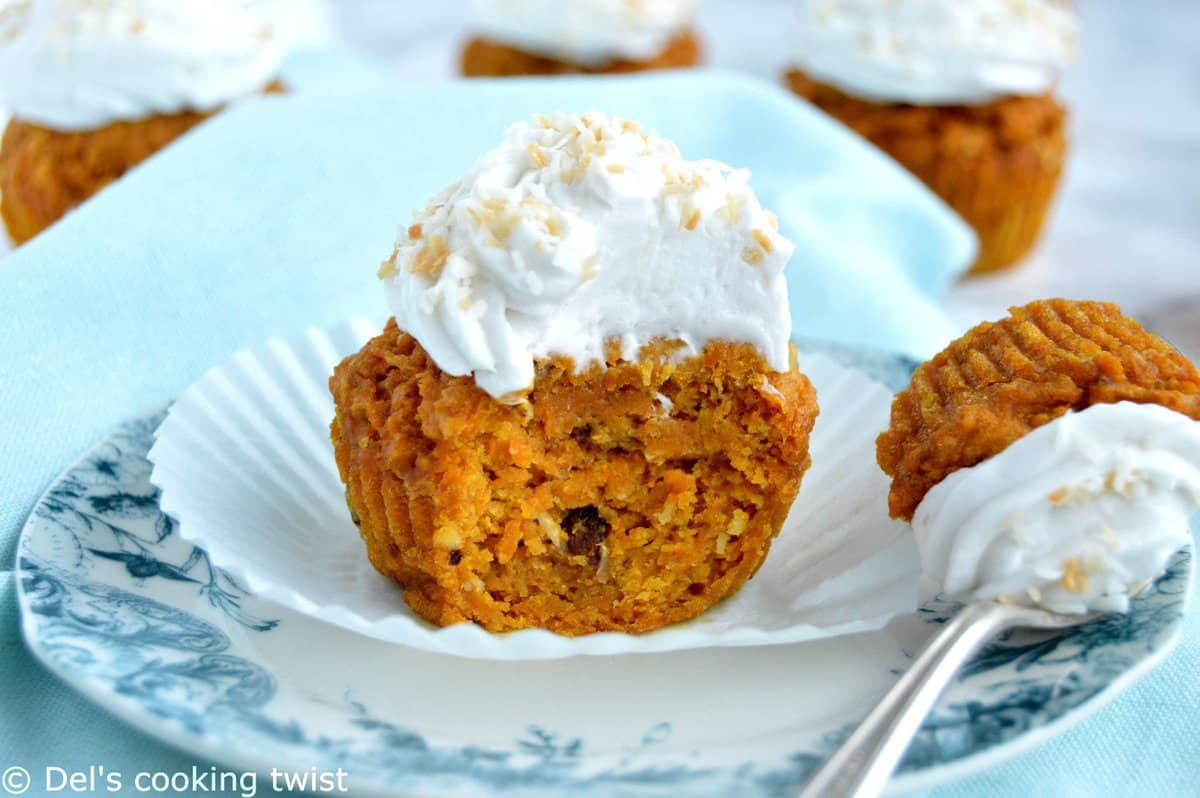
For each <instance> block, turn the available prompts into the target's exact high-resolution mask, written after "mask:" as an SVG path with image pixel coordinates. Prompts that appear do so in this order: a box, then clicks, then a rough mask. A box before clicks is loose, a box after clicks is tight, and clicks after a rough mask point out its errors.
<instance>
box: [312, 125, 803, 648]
mask: <svg viewBox="0 0 1200 798" xmlns="http://www.w3.org/2000/svg"><path fill="white" fill-rule="evenodd" d="M748 179H749V175H748V173H746V172H745V171H739V170H732V169H730V168H729V167H726V166H725V165H723V164H720V163H717V162H714V161H697V162H692V161H685V160H684V159H683V158H682V157H681V156H680V153H679V151H678V150H677V149H676V148H675V146H674V145H673V144H672V143H670V142H669V141H666V140H664V139H662V138H660V137H659V136H657V135H656V134H653V133H645V132H643V131H642V130H641V129H640V128H639V127H638V125H636V124H634V123H632V122H628V121H622V120H620V119H612V118H608V117H606V116H604V115H603V114H600V113H598V112H589V113H587V114H584V115H563V114H558V115H556V116H554V117H553V118H549V117H544V116H543V117H538V118H537V119H536V120H535V121H534V122H532V123H529V124H524V123H523V124H518V125H515V126H514V127H512V128H511V129H510V130H509V131H508V133H507V135H506V137H505V140H504V142H503V144H501V145H500V146H499V147H498V148H496V149H495V150H493V151H491V152H489V153H487V154H486V155H484V156H483V157H482V158H481V159H480V160H479V162H478V163H477V164H476V165H475V166H474V167H473V168H472V169H471V171H470V172H469V173H468V174H467V175H466V176H465V177H464V178H463V179H462V180H460V181H459V182H457V183H455V184H453V185H452V186H450V187H449V188H447V189H446V190H445V191H443V192H442V193H441V194H439V195H438V196H436V197H434V198H433V200H432V201H431V202H430V204H429V206H428V207H427V208H425V209H424V210H423V211H420V212H419V213H417V214H416V215H415V218H414V221H413V223H412V225H411V226H410V227H408V228H407V230H405V231H404V232H403V233H402V235H401V239H400V241H399V243H398V244H397V246H396V248H395V251H394V252H393V253H392V255H391V257H390V258H389V259H388V260H387V261H386V262H385V263H384V264H383V266H382V268H381V271H380V275H381V277H382V278H383V280H384V282H385V285H386V291H387V296H388V299H389V304H390V306H391V308H392V311H393V313H394V314H395V318H394V319H393V320H392V321H390V322H389V323H388V325H387V327H386V328H385V329H384V330H383V332H382V333H381V334H380V335H379V336H378V337H376V338H375V339H373V340H371V341H370V342H369V343H367V344H366V346H364V347H363V349H362V350H361V351H360V352H358V353H356V354H354V355H352V356H350V357H348V358H346V359H345V360H344V361H343V362H342V363H341V364H340V365H339V366H338V367H337V369H336V370H335V372H334V375H333V378H332V379H331V381H330V388H331V390H332V392H333V397H334V403H335V406H336V417H335V419H334V421H333V424H332V429H331V432H332V438H333V444H334V449H335V452H336V456H337V464H338V468H339V469H340V472H341V475H342V479H343V480H344V481H345V483H346V498H347V502H348V504H349V507H350V512H351V515H352V517H353V519H354V520H355V523H357V524H358V526H359V528H360V530H361V533H362V537H363V541H364V542H365V544H366V548H367V555H368V556H369V557H370V559H371V562H372V563H373V564H374V566H375V567H376V568H377V569H378V570H379V571H380V572H381V573H383V574H385V575H387V576H389V577H391V578H392V579H394V580H395V581H396V582H398V583H399V584H400V585H401V586H402V587H403V588H404V597H405V600H406V601H407V602H408V604H409V605H410V606H411V607H412V609H413V610H414V611H415V612H417V613H418V614H419V615H421V616H422V617H424V618H427V619H428V620H430V621H432V622H434V623H437V624H442V625H446V624H453V623H458V622H462V621H472V622H475V623H478V624H480V625H482V626H483V627H485V628H487V629H489V630H492V631H497V632H502V631H507V630H512V629H520V628H523V627H542V628H546V629H551V630H554V631H556V632H559V633H562V634H568V635H578V634H584V633H588V632H595V631H600V630H620V631H626V632H645V631H648V630H651V629H655V628H657V627H660V626H663V625H665V624H669V623H673V622H676V621H682V620H685V619H687V618H692V617H694V616H696V615H698V614H700V613H701V612H703V611H704V610H705V609H707V608H708V607H710V606H712V605H713V604H714V603H716V602H717V601H719V600H721V599H723V598H725V597H726V596H729V595H731V594H733V593H734V592H736V591H737V590H738V589H739V588H740V587H741V586H742V585H743V584H744V583H745V582H746V580H747V579H749V578H750V577H751V576H752V575H753V574H754V572H755V571H756V570H757V569H758V567H759V566H760V565H761V564H762V562H763V559H764V558H765V557H766V555H767V550H768V549H769V547H770V543H771V540H772V538H773V537H774V536H775V535H776V534H777V533H778V532H779V530H780V527H781V525H782V524H783V521H784V518H785V517H786V515H787V514H788V510H789V508H790V506H791V504H792V500H793V498H794V497H795V495H796V492H797V490H798V488H799V485H800V479H801V477H802V476H803V474H804V472H805V470H806V469H807V468H808V465H809V456H808V439H809V433H810V432H811V430H812V427H813V424H814V422H815V420H816V415H817V402H816V396H815V393H814V391H813V388H812V386H811V384H810V383H809V381H808V379H807V378H805V376H804V375H803V374H802V373H801V372H800V371H799V370H798V368H797V364H796V355H795V351H794V350H793V349H792V347H791V346H790V344H789V343H788V338H789V333H790V330H791V318H790V313H789V310H788V304H787V287H786V283H785V280H784V277H783V267H784V265H785V264H786V262H787V261H788V259H789V257H790V255H791V252H792V245H791V244H790V243H789V242H788V241H787V240H786V239H784V238H783V237H782V236H781V235H780V234H779V233H778V232H777V230H776V223H775V219H774V217H773V216H772V215H771V214H770V213H769V212H767V211H765V210H763V208H762V207H761V206H760V205H759V202H758V200H757V199H756V198H755V195H754V193H753V192H752V191H751V189H750V187H749V185H748Z"/></svg>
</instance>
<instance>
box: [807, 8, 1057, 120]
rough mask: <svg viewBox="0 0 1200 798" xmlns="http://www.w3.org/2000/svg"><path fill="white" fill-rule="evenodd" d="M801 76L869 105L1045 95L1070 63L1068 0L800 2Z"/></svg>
mask: <svg viewBox="0 0 1200 798" xmlns="http://www.w3.org/2000/svg"><path fill="white" fill-rule="evenodd" d="M800 16H801V20H800V31H799V41H798V42H797V47H796V58H797V61H798V63H799V66H800V67H801V68H802V69H803V70H804V71H805V72H806V73H808V74H809V75H810V76H811V77H813V78H815V79H817V80H819V81H821V82H823V83H828V84H831V85H833V86H836V87H837V88H839V89H841V90H842V91H845V92H846V93H848V94H851V95H854V96H856V97H860V98H862V99H867V100H874V101H878V102H903V103H915V104H920V105H957V104H978V103H984V102H987V101H989V100H992V99H995V98H997V97H1002V96H1006V95H1033V94H1041V93H1043V92H1047V91H1050V90H1052V89H1053V88H1054V87H1055V85H1056V84H1057V83H1058V81H1059V78H1060V77H1061V76H1062V73H1063V72H1064V71H1065V70H1066V68H1067V67H1068V66H1069V65H1070V64H1071V63H1072V62H1074V60H1075V57H1076V41H1077V38H1078V27H1079V25H1078V20H1077V18H1076V14H1075V12H1074V10H1073V8H1072V5H1071V3H1070V2H1069V0H970V1H969V2H967V0H802V2H801V4H800Z"/></svg>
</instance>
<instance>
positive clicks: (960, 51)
mask: <svg viewBox="0 0 1200 798" xmlns="http://www.w3.org/2000/svg"><path fill="white" fill-rule="evenodd" d="M800 7H801V9H802V20H801V25H802V28H801V31H800V41H799V46H798V48H797V56H796V59H797V68H796V69H795V70H793V71H792V72H790V73H789V74H788V82H789V83H790V85H791V87H792V89H793V90H794V91H795V92H796V93H797V94H798V95H800V96H801V97H804V98H805V99H807V100H809V101H811V102H812V103H813V104H814V105H816V106H817V107H818V108H821V109H822V110H824V111H826V112H827V113H829V114H830V115H832V116H833V117H835V118H836V119H838V120H840V121H841V122H843V123H845V124H846V125H848V126H849V127H851V128H853V129H854V130H855V131H857V132H858V133H859V134H861V135H862V136H864V137H865V138H867V139H868V140H870V141H871V142H872V143H873V144H875V145H876V146H878V147H879V148H880V149H882V150H884V151H885V152H887V153H888V154H889V155H891V156H892V157H893V158H895V159H896V160H897V161H899V162H900V163H901V164H902V165H903V166H905V167H906V168H907V169H908V170H909V171H911V172H912V173H913V174H915V175H916V176H917V177H919V178H920V179H921V180H923V181H924V182H925V183H926V184H927V185H928V186H929V187H930V188H931V189H933V191H934V192H936V193H937V194H938V195H939V196H941V198H942V199H943V200H945V201H946V203H947V204H949V205H950V206H951V207H952V208H953V209H954V210H955V211H956V212H957V213H958V214H959V215H961V216H962V217H963V218H964V219H966V221H967V222H968V223H970V224H971V226H972V227H974V228H975V231H976V233H977V234H978V236H979V241H980V250H979V256H978V259H977V260H976V261H975V263H974V265H973V271H976V272H984V271H990V270H994V269H1000V268H1004V267H1007V266H1011V265H1013V264H1015V263H1016V262H1017V261H1019V260H1020V259H1021V258H1022V257H1023V256H1024V255H1025V254H1026V253H1027V252H1028V251H1029V249H1030V248H1031V247H1032V246H1033V245H1034V243H1035V242H1036V241H1037V238H1038V236H1039V233H1040V231H1041V229H1042V225H1043V222H1044V221H1045V218H1046V214H1047V212H1048V211H1049V208H1050V205H1051V200H1052V199H1053V197H1054V193H1055V189H1056V188H1057V185H1058V181H1059V177H1060V175H1061V174H1062V170H1063V161H1064V159H1065V156H1066V151H1067V140H1066V135H1065V127H1066V111H1065V109H1064V108H1063V106H1062V105H1061V104H1060V103H1059V102H1058V100H1056V99H1055V96H1054V91H1055V88H1056V86H1057V84H1058V81H1059V78H1060V76H1061V74H1062V72H1063V71H1064V70H1065V68H1066V67H1067V65H1068V64H1069V63H1070V62H1071V61H1072V60H1073V59H1074V56H1075V46H1076V36H1077V21H1076V17H1075V13H1074V11H1073V9H1072V8H1071V4H1070V2H1069V0H972V2H962V0H805V2H803V3H802V4H801V6H800Z"/></svg>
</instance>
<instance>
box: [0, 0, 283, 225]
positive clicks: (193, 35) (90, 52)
mask: <svg viewBox="0 0 1200 798" xmlns="http://www.w3.org/2000/svg"><path fill="white" fill-rule="evenodd" d="M281 58H282V52H281V48H280V47H279V46H277V42H276V41H275V37H274V36H273V34H272V30H271V29H270V28H269V27H267V26H265V25H264V24H263V23H262V22H261V20H260V19H259V17H257V16H256V15H254V14H252V13H250V12H249V11H248V10H246V8H244V7H243V5H242V3H241V0H58V2H32V0H0V107H4V108H7V109H8V110H9V111H10V112H11V114H12V119H11V120H10V121H9V123H8V125H7V127H6V129H5V131H4V135H3V138H2V139H0V216H2V217H3V219H4V223H5V226H6V227H7V229H8V232H9V235H10V236H11V237H12V238H13V240H14V241H16V242H17V243H21V242H24V241H27V240H28V239H30V238H32V237H33V236H35V235H37V234H38V233H39V232H41V231H42V230H44V229H45V228H47V227H49V226H50V225H51V224H53V223H54V222H55V221H57V220H58V219H59V218H61V217H62V216H63V215H64V214H65V213H67V212H68V211H70V210H71V209H72V208H74V207H75V206H76V205H78V204H79V203H81V202H83V201H84V200H86V199H87V198H88V197H90V196H92V195H93V194H95V193H96V192H97V191H99V190H100V189H102V188H104V187H105V186H106V185H108V184H109V183H111V182H112V181H114V180H116V179H118V178H120V177H121V175H123V174H124V173H125V172H126V171H127V170H129V169H130V168H132V167H133V166H135V165H137V164H138V163H140V162H141V161H142V160H144V159H145V158H147V157H149V156H150V155H152V154H154V153H155V152H157V151H158V150H159V149H161V148H162V147H164V146H166V145H167V144H168V143H170V142H171V141H172V140H173V139H175V138H176V137H178V136H179V135H181V134H183V133H184V132H186V131H187V130H189V129H191V128H192V127H194V126H195V125H196V124H198V123H200V122H201V121H203V120H204V119H205V118H207V117H208V116H209V115H210V114H212V113H214V112H215V111H216V110H218V109H219V108H220V107H221V106H223V105H224V104H226V103H228V102H230V101H232V100H235V99H238V98H240V97H243V96H246V95H249V94H254V93H256V92H259V91H262V90H263V89H265V88H267V87H268V86H270V85H271V84H272V83H273V81H275V79H276V77H277V75H278V71H279V64H280V61H281Z"/></svg>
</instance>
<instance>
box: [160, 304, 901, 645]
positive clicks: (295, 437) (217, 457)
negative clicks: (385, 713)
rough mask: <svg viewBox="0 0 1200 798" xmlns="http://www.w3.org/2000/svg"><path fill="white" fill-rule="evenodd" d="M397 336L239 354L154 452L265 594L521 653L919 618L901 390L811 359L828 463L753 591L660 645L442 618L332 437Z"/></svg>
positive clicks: (780, 633)
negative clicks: (365, 506) (899, 427)
mask: <svg viewBox="0 0 1200 798" xmlns="http://www.w3.org/2000/svg"><path fill="white" fill-rule="evenodd" d="M380 328H381V325H378V324H376V323H372V322H367V321H364V320H354V321H351V322H347V323H345V324H342V325H339V326H338V327H336V328H334V329H331V330H309V331H308V332H306V333H304V334H303V335H300V336H297V337H296V338H293V339H291V340H286V341H285V340H279V339H272V340H270V341H268V342H266V343H265V344H263V345H262V346H259V347H257V348H255V349H252V350H249V351H243V352H239V353H237V354H236V355H234V356H233V357H231V358H230V359H229V360H227V361H226V362H224V363H222V364H221V365H219V366H216V367H214V368H212V369H209V370H208V371H207V372H205V373H204V375H203V376H201V377H200V379H199V380H197V381H196V382H195V384H193V385H192V386H191V387H189V388H188V389H187V390H186V391H184V392H183V394H182V395H180V397H179V398H178V400H177V401H176V402H175V404H174V406H173V407H172V409H171V411H170V413H169V415H168V416H167V418H166V420H165V421H164V422H163V424H162V426H161V427H160V428H159V430H158V433H157V440H156V442H155V445H154V448H153V449H152V450H151V451H150V455H149V457H150V460H151V462H152V463H153V464H154V470H153V473H152V476H151V481H152V482H153V483H154V484H155V485H156V486H158V487H159V488H160V489H161V491H162V497H161V503H162V508H163V510H164V511H165V512H167V513H169V514H171V515H172V516H174V517H175V518H176V519H178V521H179V534H180V536H181V537H183V538H185V539H187V540H189V541H191V542H193V543H195V544H196V545H197V546H200V547H202V548H203V549H205V550H206V551H207V552H208V555H209V557H210V558H211V559H212V561H213V563H214V564H215V565H217V566H219V567H221V568H223V569H225V570H226V571H227V572H228V573H230V574H231V575H233V576H234V577H235V578H238V579H240V580H242V581H243V582H244V583H245V585H246V586H247V588H249V589H250V590H251V591H253V592H255V593H257V594H259V595H261V596H264V597H266V598H269V599H271V600H273V601H277V602H279V603H281V604H284V605H286V606H288V607H291V608H293V609H296V610H299V611H300V612H303V613H306V614H308V615H311V616H314V617H316V618H320V619H322V620H324V621H328V622H329V623H334V624H337V625H339V626H343V627H346V628H348V629H352V630H354V631H356V632H360V633H362V634H365V635H369V636H371V637H376V638H379V639H382V640H388V641H391V642H395V643H401V644H404V645H407V646H412V647H415V648H420V649H425V650H428V651H433V652H439V653H445V654H455V655H458V656H463V657H472V658H483V659H504V660H520V659H555V658H561V657H569V656H575V655H580V654H627V653H635V652H659V651H670V650H677V649H692V648H704V647H709V646H748V645H769V644H782V643H795V642H800V641H806V640H817V639H820V638H825V637H832V636H835V635H843V634H851V633H855V632H863V631H869V630H873V629H877V628H879V627H881V626H882V625H883V624H885V623H886V622H887V621H888V620H889V619H890V618H892V617H893V616H894V615H896V614H899V613H904V612H910V611H912V610H913V609H914V608H915V606H916V586H917V566H916V555H915V549H914V547H913V543H912V540H911V534H909V533H908V527H907V526H906V525H904V524H901V523H898V522H896V521H892V520H891V519H889V518H888V516H887V488H888V485H887V480H886V478H885V477H884V475H883V474H882V473H881V472H880V471H879V469H878V468H877V467H876V465H875V436H876V435H877V434H878V432H879V431H880V430H882V429H883V428H884V427H885V426H886V425H887V419H888V409H889V406H890V403H891V392H890V391H888V390H887V389H886V388H885V387H884V386H882V385H880V384H879V383H877V382H875V381H874V380H872V379H870V378H869V377H867V376H866V375H865V374H863V373H861V372H859V371H855V370H853V369H850V368H847V367H845V366H842V365H839V364H838V363H837V362H835V361H834V360H832V359H830V358H828V357H826V356H824V355H820V354H811V353H810V354H804V353H802V354H801V358H800V363H801V368H802V370H803V371H804V372H805V373H806V374H807V375H808V376H809V378H810V379H811V380H812V382H813V384H814V386H816V388H817V396H818V401H819V402H820V406H821V413H820V416H819V417H818V420H817V425H816V428H815V429H814V430H813V434H812V440H811V454H812V467H811V468H810V469H809V471H808V473H807V475H806V476H805V477H804V482H803V485H802V488H801V491H800V495H799V497H798V498H797V500H796V503H795V505H794V506H793V507H792V511H791V514H790V515H789V517H788V521H787V523H786V525H785V527H784V529H783V531H782V532H781V533H780V535H779V537H778V538H777V539H776V540H775V543H774V544H773V545H772V547H771V552H770V555H769V556H768V557H767V560H766V563H765V564H764V565H763V567H762V568H761V570H760V571H759V572H758V574H757V575H756V576H755V577H754V578H753V579H751V580H750V581H749V582H748V583H747V584H746V586H745V587H744V588H743V589H742V590H741V591H740V592H739V593H738V594H737V595H735V596H734V597H732V598H731V599H729V600H727V601H725V602H722V603H721V604H719V605H717V606H716V607H713V608H712V609H710V610H709V611H708V612H706V613H705V614H704V615H702V616H701V617H700V618H698V619H696V620H693V621H689V622H687V623H683V624H677V625H674V626H670V627H667V628H664V629H660V630H657V631H654V632H650V633H647V634H642V635H629V634H623V633H614V632H604V633H598V634H592V635H584V636H581V637H574V638H571V637H565V636H562V635H558V634H555V633H553V632H548V631H545V630H540V629H530V630H523V631H518V632H511V633H508V634H492V633H490V632H487V631H485V630H484V629H482V628H481V627H478V626H475V625H473V624H458V625H456V626H450V627H445V628H439V627H437V626H434V625H432V624H430V623H428V622H426V621H424V620H423V619H421V618H419V617H417V616H416V615H415V614H414V613H413V612H412V611H411V610H409V608H408V606H407V605H406V604H405V603H404V600H403V598H402V596H401V591H400V588H399V587H398V586H396V585H395V584H394V583H392V582H391V581H390V580H388V579H386V578H385V577H383V576H380V575H379V574H378V573H377V572H376V571H375V570H374V568H372V567H371V564H370V563H369V562H368V561H367V556H366V550H365V547H364V545H363V543H362V540H361V538H360V537H359V534H358V530H357V529H356V528H355V526H354V525H353V524H352V523H351V521H350V516H349V511H348V510H347V509H346V503H345V499H344V493H343V487H342V483H341V481H340V479H339V478H338V473H337V467H336V465H335V463H334V458H333V447H332V445H331V444H330V441H329V423H330V421H331V420H332V418H333V402H332V399H331V397H330V394H329V389H328V387H327V383H328V379H329V375H330V374H331V373H332V371H333V367H334V365H336V364H337V363H338V362H339V361H340V360H341V359H342V358H343V357H345V356H346V355H349V354H351V353H353V352H355V351H357V350H358V349H359V348H360V347H361V346H362V344H363V343H364V342H366V340H367V339H368V338H370V337H371V336H373V335H375V334H377V333H378V331H379V329H380Z"/></svg>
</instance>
